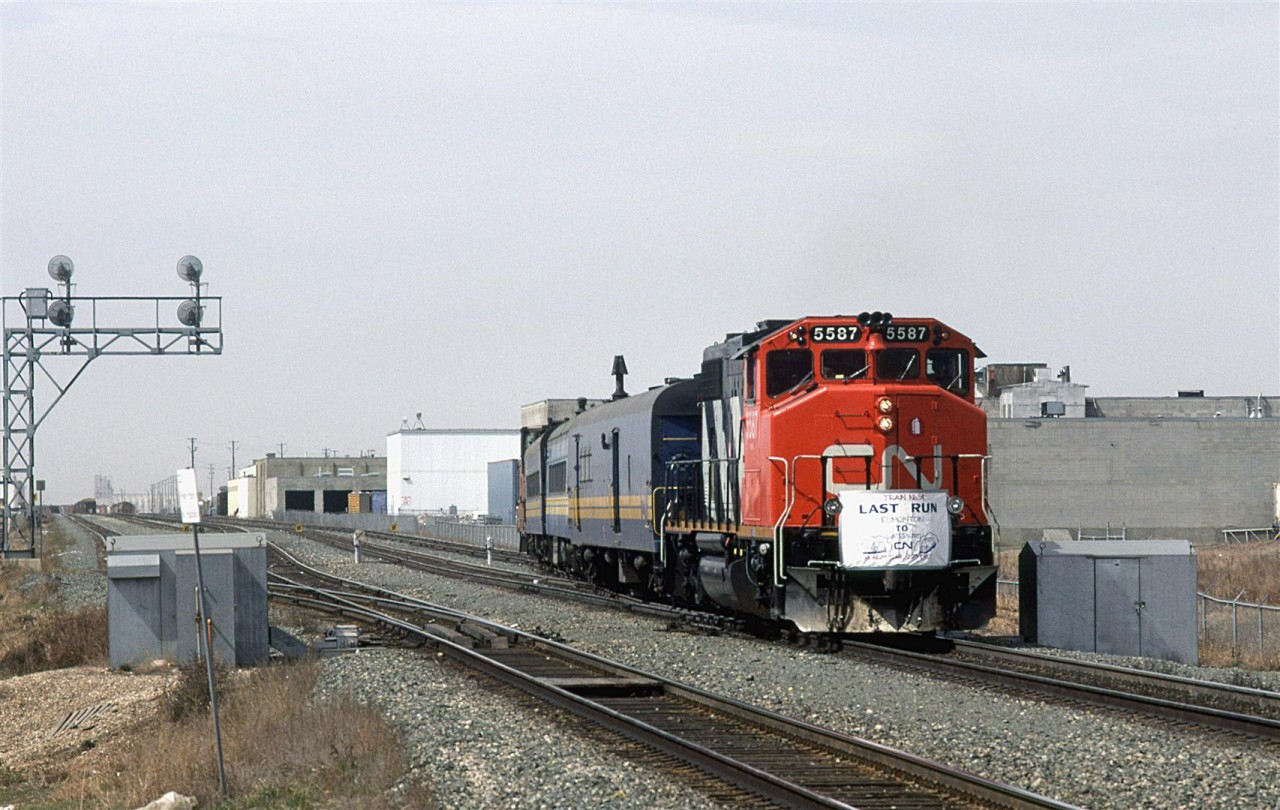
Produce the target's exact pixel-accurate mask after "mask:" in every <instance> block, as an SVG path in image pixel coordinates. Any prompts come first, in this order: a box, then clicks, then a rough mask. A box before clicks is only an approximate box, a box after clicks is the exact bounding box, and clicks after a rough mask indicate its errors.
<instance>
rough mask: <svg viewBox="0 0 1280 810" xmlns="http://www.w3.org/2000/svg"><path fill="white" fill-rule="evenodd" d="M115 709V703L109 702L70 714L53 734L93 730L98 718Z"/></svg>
mask: <svg viewBox="0 0 1280 810" xmlns="http://www.w3.org/2000/svg"><path fill="white" fill-rule="evenodd" d="M115 707H116V704H115V702H114V701H110V700H109V701H107V702H106V703H99V704H97V705H96V706H89V707H86V708H83V709H75V710H73V711H71V712H68V713H67V716H66V717H64V718H63V719H62V722H61V723H60V724H58V727H57V728H55V729H54V730H53V734H55V735H57V734H61V733H62V732H64V731H71V730H73V729H80V730H88V729H91V728H93V727H94V725H95V724H96V722H97V718H98V716H99V715H100V714H102V713H103V712H105V711H111V710H113V709H115Z"/></svg>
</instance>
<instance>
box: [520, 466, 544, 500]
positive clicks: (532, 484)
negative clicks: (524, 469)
mask: <svg viewBox="0 0 1280 810" xmlns="http://www.w3.org/2000/svg"><path fill="white" fill-rule="evenodd" d="M524 489H525V494H526V495H528V496H529V497H533V496H534V495H541V494H542V473H539V472H531V473H529V474H528V475H526V476H525V477H524Z"/></svg>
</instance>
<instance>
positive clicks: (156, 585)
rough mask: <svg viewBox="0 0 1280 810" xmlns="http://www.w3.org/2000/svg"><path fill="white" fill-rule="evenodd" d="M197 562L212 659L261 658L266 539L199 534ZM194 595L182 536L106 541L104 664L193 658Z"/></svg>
mask: <svg viewBox="0 0 1280 810" xmlns="http://www.w3.org/2000/svg"><path fill="white" fill-rule="evenodd" d="M200 557H201V561H202V564H203V568H204V581H205V588H206V589H207V590H208V592H209V604H210V606H209V615H210V618H212V619H213V645H212V646H213V656H214V659H215V660H220V661H223V662H225V663H228V664H233V665H235V666H247V665H252V664H258V663H262V662H264V661H266V660H267V658H268V656H269V655H270V650H269V648H268V643H267V642H268V632H267V622H268V617H267V544H266V536H265V535H264V534H262V533H261V532H258V533H238V534H213V533H206V532H201V534H200ZM197 591H198V588H197V587H196V564H195V548H194V543H193V542H192V538H191V535H190V534H148V535H132V536H127V537H126V536H119V537H109V538H107V626H108V639H109V647H110V658H111V666H112V667H115V668H120V667H124V666H138V665H140V664H145V663H149V662H151V661H154V660H157V659H161V660H166V661H169V662H172V663H174V664H178V665H183V664H188V663H190V662H192V661H195V660H197V657H198V651H199V638H200V637H199V635H198V634H199V632H200V628H199V624H198V621H197V611H196V598H197Z"/></svg>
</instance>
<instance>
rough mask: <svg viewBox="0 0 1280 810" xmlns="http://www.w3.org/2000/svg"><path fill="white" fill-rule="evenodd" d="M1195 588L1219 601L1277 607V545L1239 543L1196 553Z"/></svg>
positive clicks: (1279, 565) (1279, 573)
mask: <svg viewBox="0 0 1280 810" xmlns="http://www.w3.org/2000/svg"><path fill="white" fill-rule="evenodd" d="M1196 564H1197V566H1198V568H1199V580H1200V582H1199V587H1200V590H1201V591H1203V592H1204V593H1207V594H1209V595H1210V596H1216V597H1219V598H1221V599H1234V598H1235V597H1236V596H1240V598H1242V599H1245V600H1246V601H1250V602H1264V603H1280V545H1277V544H1274V543H1240V544H1234V545H1223V546H1202V547H1201V548H1198V549H1196Z"/></svg>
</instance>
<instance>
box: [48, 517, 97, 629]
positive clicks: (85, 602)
mask: <svg viewBox="0 0 1280 810" xmlns="http://www.w3.org/2000/svg"><path fill="white" fill-rule="evenodd" d="M54 520H55V521H56V525H57V526H58V528H59V530H60V531H61V532H62V536H63V537H64V538H65V539H66V541H67V542H66V545H65V547H64V548H63V549H62V550H61V551H60V552H59V556H58V569H59V570H58V571H57V572H55V573H53V574H52V575H50V576H51V577H52V579H54V580H55V581H56V582H57V583H58V589H57V593H58V601H59V602H60V604H61V606H62V607H64V608H67V609H72V608H78V607H101V606H102V605H105V604H106V603H107V578H106V577H105V576H103V575H102V572H101V571H100V570H99V569H98V548H97V541H96V540H95V539H94V536H93V534H91V533H90V532H88V531H87V530H85V529H83V528H81V527H80V526H78V525H77V524H76V523H74V522H73V521H71V520H69V519H67V518H66V517H64V516H62V515H55V516H54Z"/></svg>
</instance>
